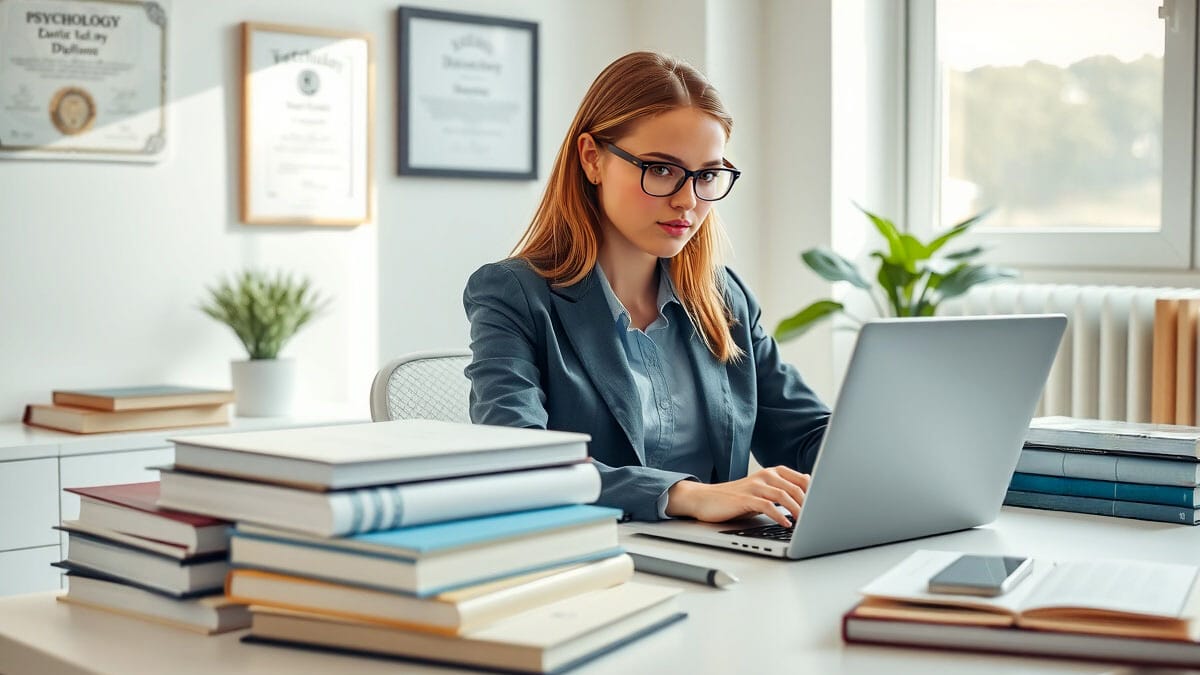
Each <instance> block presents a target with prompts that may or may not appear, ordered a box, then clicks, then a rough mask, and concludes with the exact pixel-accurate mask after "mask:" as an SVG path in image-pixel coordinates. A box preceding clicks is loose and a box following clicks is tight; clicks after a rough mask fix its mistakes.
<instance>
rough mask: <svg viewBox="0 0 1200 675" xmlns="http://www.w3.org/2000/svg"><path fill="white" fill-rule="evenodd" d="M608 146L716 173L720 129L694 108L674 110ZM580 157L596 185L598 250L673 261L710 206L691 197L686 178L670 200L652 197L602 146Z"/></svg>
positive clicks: (721, 150) (632, 169) (637, 175)
mask: <svg viewBox="0 0 1200 675" xmlns="http://www.w3.org/2000/svg"><path fill="white" fill-rule="evenodd" d="M614 145H616V146H617V147H618V148H620V149H621V150H624V151H626V152H628V153H629V154H631V155H633V156H635V157H637V158H638V159H641V160H643V161H664V162H671V163H673V164H678V165H680V166H683V167H685V168H687V169H690V170H692V171H695V170H697V169H700V168H710V167H712V168H719V167H721V166H723V164H722V158H723V157H724V156H725V130H724V128H723V127H722V126H721V124H720V122H718V121H717V120H716V118H714V117H712V116H710V115H708V114H706V113H704V112H701V111H700V110H698V109H696V108H677V109H675V110H672V111H670V112H666V113H663V114H661V115H658V116H655V117H651V118H649V119H647V120H644V121H642V122H640V123H639V124H637V125H636V126H635V127H634V129H633V131H632V133H630V134H628V135H626V136H624V137H622V138H618V139H617V140H616V141H615V142H614ZM581 158H582V160H583V164H584V170H585V171H586V172H588V176H589V177H590V178H591V179H592V181H593V182H596V181H597V180H598V184H597V192H598V195H599V200H600V215H601V225H602V227H603V228H604V234H605V237H604V243H603V245H604V246H619V247H621V248H630V249H632V251H633V252H636V251H640V252H642V253H645V254H648V256H653V257H654V258H671V257H674V256H675V255H676V254H678V253H679V252H680V251H682V250H683V246H684V244H687V243H688V241H689V240H691V238H692V237H693V236H695V234H696V231H697V230H698V229H699V228H700V223H702V222H704V219H705V218H706V217H707V216H708V211H709V209H711V208H712V202H706V201H701V200H699V199H697V198H696V192H695V190H694V187H693V180H694V179H692V178H689V179H688V180H687V181H686V182H685V183H684V184H683V187H681V188H680V189H679V190H678V191H677V192H676V193H675V194H673V195H670V196H667V197H652V196H650V195H648V194H646V193H645V192H644V191H643V190H642V170H641V169H640V168H638V167H637V166H635V165H633V164H631V163H630V162H628V161H627V160H625V159H622V158H621V157H618V156H616V155H614V154H613V153H612V152H610V151H608V150H607V149H606V148H605V147H603V146H601V147H596V148H595V150H594V151H593V152H591V153H590V154H589V152H587V150H586V149H585V150H584V152H582V153H581ZM589 159H592V160H593V161H592V162H590V163H589V161H588V160H589Z"/></svg>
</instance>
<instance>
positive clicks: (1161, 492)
mask: <svg viewBox="0 0 1200 675" xmlns="http://www.w3.org/2000/svg"><path fill="white" fill-rule="evenodd" d="M1008 488H1009V489H1010V490H1019V491H1022V492H1042V493H1046V494H1055V495H1069V496H1074V497H1094V498H1098V499H1116V500H1120V501H1126V502H1145V503H1147V504H1164V505H1166V506H1183V507H1186V508H1189V509H1194V508H1196V507H1197V506H1198V505H1200V504H1198V503H1197V502H1200V488H1197V487H1186V486H1181V485H1144V484H1142V483H1119V482H1116V481H1109V480H1090V479H1087V478H1067V477H1064V476H1043V475H1039V474H1036V473H1019V472H1018V473H1015V474H1013V477H1012V481H1011V482H1010V483H1009V486H1008Z"/></svg>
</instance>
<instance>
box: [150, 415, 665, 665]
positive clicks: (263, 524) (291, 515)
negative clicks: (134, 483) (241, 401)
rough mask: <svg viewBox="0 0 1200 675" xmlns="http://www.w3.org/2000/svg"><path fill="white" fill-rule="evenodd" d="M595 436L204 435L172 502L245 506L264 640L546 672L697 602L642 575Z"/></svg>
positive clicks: (180, 460) (238, 577)
mask: <svg viewBox="0 0 1200 675" xmlns="http://www.w3.org/2000/svg"><path fill="white" fill-rule="evenodd" d="M587 440H588V437H587V436H586V435H583V434H573V433H564V432H553V431H543V430H530V429H513V428H507V427H490V426H482V425H470V424H452V423H447V422H435V421H428V420H402V421H394V422H380V423H375V424H356V425H341V426H331V427H315V428H307V429H285V430H280V431H258V432H246V433H236V434H220V435H205V436H189V437H186V438H182V439H178V440H175V441H174V442H175V465H174V466H173V467H170V468H166V469H163V470H162V494H161V497H160V500H159V504H160V505H162V506H165V507H169V508H173V509H180V510H185V511H191V512H195V513H202V514H207V515H210V516H214V517H219V518H223V519H228V520H233V521H236V522H237V525H236V528H235V529H234V531H233V534H232V540H231V545H230V562H231V564H232V566H233V570H232V571H231V573H230V574H229V576H228V580H227V585H226V594H227V596H228V597H229V598H230V599H231V600H233V601H235V602H241V603H246V604H250V605H253V607H252V614H253V618H252V625H251V630H250V635H249V636H248V637H247V638H246V639H247V640H248V641H252V642H267V643H272V644H285V645H294V646H302V647H307V648H321V649H330V650H335V651H341V652H359V653H366V654H372V655H384V656H393V657H399V658H406V659H416V660H423V661H436V662H442V663H452V664H457V665H469V666H476V667H484V668H493V669H504V670H517V671H527V672H547V671H555V670H561V669H564V668H567V667H571V666H573V665H575V664H577V663H581V662H583V661H586V660H589V659H591V658H595V657H596V656H598V655H600V654H603V653H605V652H606V651H608V650H611V649H613V648H615V647H617V646H619V645H621V644H624V643H626V642H629V641H631V640H634V639H636V638H638V637H640V636H642V635H645V634H647V633H650V632H652V631H654V630H656V629H658V628H661V627H663V626H666V625H668V624H670V623H673V622H675V621H677V620H679V619H681V618H682V617H683V615H682V614H681V613H680V612H679V611H678V609H677V608H676V605H675V600H674V597H675V595H676V593H677V591H675V590H673V589H667V588H662V587H657V586H647V585H641V584H636V583H633V582H629V579H630V578H631V577H632V575H633V563H632V561H631V560H630V558H629V556H628V555H626V554H624V553H623V551H622V550H621V548H620V547H619V545H618V540H617V519H618V518H619V517H620V515H621V513H620V511H618V510H615V509H609V508H603V507H598V506H593V505H590V504H589V502H592V501H594V500H595V499H596V498H597V497H598V496H599V493H600V477H599V473H598V472H597V470H596V468H595V466H594V465H592V464H591V463H590V462H589V461H588V458H587Z"/></svg>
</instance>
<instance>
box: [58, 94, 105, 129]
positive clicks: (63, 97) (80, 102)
mask: <svg viewBox="0 0 1200 675" xmlns="http://www.w3.org/2000/svg"><path fill="white" fill-rule="evenodd" d="M50 121H51V122H52V123H53V124H54V128H55V129H58V130H59V131H61V132H63V134H65V135H67V136H74V135H75V134H81V133H83V132H85V131H87V130H88V129H90V128H91V127H92V122H95V121H96V102H95V101H94V100H92V95H91V94H89V93H88V92H87V90H86V89H80V88H79V87H63V88H62V89H59V90H58V91H56V92H55V93H54V98H52V99H50Z"/></svg>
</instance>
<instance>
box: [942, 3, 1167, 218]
mask: <svg viewBox="0 0 1200 675" xmlns="http://www.w3.org/2000/svg"><path fill="white" fill-rule="evenodd" d="M1159 6H1160V2H1159V1H1158V0H1003V1H997V0H939V2H937V4H936V7H937V10H936V12H937V14H936V35H937V55H938V61H939V66H940V68H939V80H940V85H941V86H940V89H941V92H940V95H941V106H942V108H941V115H940V118H941V125H940V127H941V128H940V134H941V139H940V140H941V143H940V147H941V149H942V158H941V162H940V163H939V164H940V166H941V172H940V173H941V175H940V177H938V180H939V181H940V186H939V188H940V189H939V195H940V205H939V210H940V214H939V215H940V222H941V227H942V228H945V227H949V226H950V225H952V224H954V223H956V222H958V221H960V220H962V219H963V218H965V217H966V216H968V215H971V214H973V213H976V212H978V211H980V210H982V209H984V208H987V207H994V208H995V210H994V212H993V213H992V216H991V217H990V218H988V220H987V221H985V223H983V224H981V228H980V229H985V228H1000V229H1008V230H1012V229H1024V230H1034V231H1050V230H1074V231H1077V230H1079V229H1080V228H1087V229H1105V230H1110V231H1111V230H1116V229H1120V230H1143V231H1145V230H1154V231H1157V230H1158V229H1159V228H1160V224H1161V210H1162V166H1163V54H1164V28H1163V21H1162V20H1161V19H1159V18H1158V8H1159Z"/></svg>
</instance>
